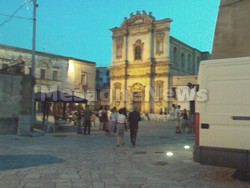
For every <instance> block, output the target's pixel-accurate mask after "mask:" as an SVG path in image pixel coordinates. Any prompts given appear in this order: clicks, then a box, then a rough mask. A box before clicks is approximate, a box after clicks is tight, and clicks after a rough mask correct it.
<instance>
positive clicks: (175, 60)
mask: <svg viewBox="0 0 250 188" xmlns="http://www.w3.org/2000/svg"><path fill="white" fill-rule="evenodd" d="M174 64H177V48H176V47H174Z"/></svg>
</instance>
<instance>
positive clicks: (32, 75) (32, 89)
mask: <svg viewBox="0 0 250 188" xmlns="http://www.w3.org/2000/svg"><path fill="white" fill-rule="evenodd" d="M36 8H37V4H36V0H33V35H32V64H31V127H30V129H31V131H32V130H33V125H34V115H35V109H34V107H35V104H34V103H35V95H34V86H35V55H36Z"/></svg>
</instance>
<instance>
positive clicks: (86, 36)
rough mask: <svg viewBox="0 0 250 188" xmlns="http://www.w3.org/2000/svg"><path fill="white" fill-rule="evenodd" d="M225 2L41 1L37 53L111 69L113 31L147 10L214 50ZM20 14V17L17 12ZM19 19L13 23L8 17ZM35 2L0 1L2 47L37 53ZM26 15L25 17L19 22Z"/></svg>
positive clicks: (176, 32) (178, 34)
mask: <svg viewBox="0 0 250 188" xmlns="http://www.w3.org/2000/svg"><path fill="white" fill-rule="evenodd" d="M219 3H220V0H53V1H51V0H37V4H38V8H37V24H36V50H37V51H41V52H47V53H52V54H57V55H62V56H68V57H73V58H77V59H82V60H88V61H92V62H95V63H96V66H98V67H99V66H110V64H111V48H112V38H111V36H112V33H111V31H110V29H111V28H114V27H120V25H121V23H122V22H123V20H124V17H128V18H129V16H130V13H132V12H133V13H134V14H135V13H136V11H141V12H142V10H145V11H146V12H147V13H148V12H152V13H153V16H154V17H155V18H156V20H161V19H165V18H170V19H172V20H173V22H171V25H170V35H171V36H173V37H175V38H177V39H178V40H180V41H182V42H184V43H186V44H188V45H190V46H192V47H193V48H196V49H198V50H201V51H208V52H211V51H212V43H213V37H214V30H215V25H216V20H217V15H218V10H219ZM14 13H15V14H14ZM13 14H14V15H15V17H13V18H12V19H10V17H8V16H7V15H13ZM32 15H33V2H32V0H0V44H4V45H9V46H15V47H20V48H26V49H32V27H33V25H32V20H31V18H32ZM16 17H21V18H25V19H20V18H16Z"/></svg>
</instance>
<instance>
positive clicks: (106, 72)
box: [96, 67, 110, 109]
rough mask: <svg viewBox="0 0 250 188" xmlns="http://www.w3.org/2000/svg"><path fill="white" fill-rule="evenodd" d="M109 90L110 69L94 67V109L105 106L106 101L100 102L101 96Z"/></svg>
mask: <svg viewBox="0 0 250 188" xmlns="http://www.w3.org/2000/svg"><path fill="white" fill-rule="evenodd" d="M109 89H110V68H109V67H96V97H97V101H96V109H99V108H100V107H101V106H102V105H106V104H107V103H106V100H103V101H102V100H101V99H102V98H103V97H102V95H103V94H105V93H106V92H109Z"/></svg>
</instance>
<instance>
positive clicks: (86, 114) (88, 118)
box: [77, 105, 94, 135]
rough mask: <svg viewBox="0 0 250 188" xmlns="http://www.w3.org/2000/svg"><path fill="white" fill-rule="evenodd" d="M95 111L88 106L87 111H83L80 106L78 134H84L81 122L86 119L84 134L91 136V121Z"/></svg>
mask: <svg viewBox="0 0 250 188" xmlns="http://www.w3.org/2000/svg"><path fill="white" fill-rule="evenodd" d="M93 115H94V113H93V111H92V110H91V109H90V108H89V106H88V105H87V106H86V108H85V109H83V108H82V107H81V106H78V108H77V133H78V134H80V133H82V130H81V122H82V118H83V119H84V130H83V134H88V135H89V134H90V131H91V121H92V118H93Z"/></svg>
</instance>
